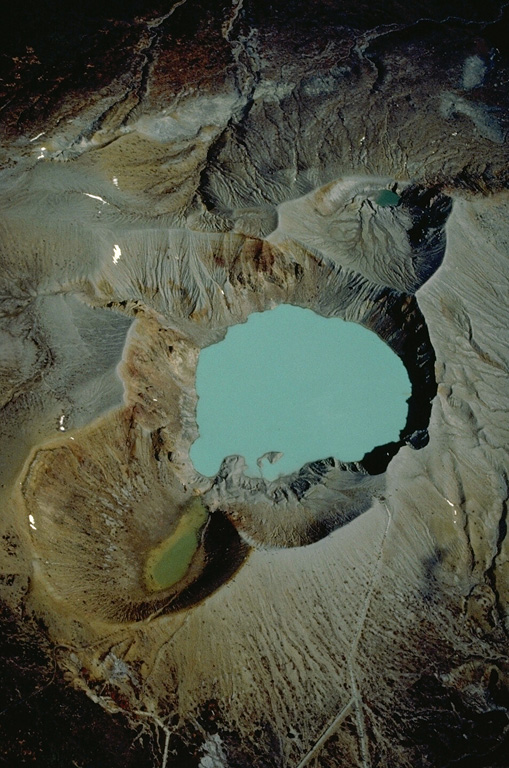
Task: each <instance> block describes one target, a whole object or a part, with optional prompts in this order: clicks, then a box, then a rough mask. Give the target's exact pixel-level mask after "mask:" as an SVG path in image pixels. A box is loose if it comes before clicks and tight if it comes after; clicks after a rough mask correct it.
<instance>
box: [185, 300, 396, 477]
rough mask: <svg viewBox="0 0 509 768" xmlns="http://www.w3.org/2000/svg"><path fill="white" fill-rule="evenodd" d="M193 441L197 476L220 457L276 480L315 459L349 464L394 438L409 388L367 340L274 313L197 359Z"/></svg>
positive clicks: (283, 310)
mask: <svg viewBox="0 0 509 768" xmlns="http://www.w3.org/2000/svg"><path fill="white" fill-rule="evenodd" d="M197 391H198V396H199V401H198V411H197V421H198V428H199V431H200V437H199V438H198V440H196V441H195V443H193V445H192V446H191V459H192V461H193V464H194V466H195V468H196V469H197V470H198V472H201V473H202V474H204V475H208V476H212V475H215V474H216V473H217V471H218V470H219V466H220V464H221V461H222V460H223V459H224V457H225V456H230V455H232V454H240V455H242V456H244V457H245V459H246V462H247V464H248V467H249V471H248V474H250V475H252V476H258V477H259V476H260V468H259V467H258V466H257V464H256V460H257V459H258V458H259V457H260V456H262V455H263V454H264V453H266V452H269V451H277V452H280V451H282V452H284V455H283V457H282V458H281V459H280V460H279V461H277V462H276V463H274V464H272V465H271V464H269V462H268V461H266V460H264V461H263V462H262V469H261V471H262V472H263V476H264V477H266V478H268V479H274V478H276V477H277V476H278V475H280V474H286V473H288V472H293V471H294V470H296V469H299V468H300V467H301V466H302V465H303V464H305V463H306V462H309V461H315V460H316V459H323V458H327V457H328V456H335V457H336V458H337V459H340V460H342V461H357V460H359V459H361V458H362V456H363V455H364V453H366V452H367V451H370V450H371V449H372V448H374V447H375V446H377V445H382V444H383V443H386V442H390V441H392V440H397V439H398V438H399V431H400V429H402V427H403V426H404V424H405V420H406V415H407V408H408V406H407V402H406V401H407V398H408V397H409V396H410V382H409V379H408V375H407V372H406V370H405V368H404V366H403V363H402V362H401V360H400V359H399V358H398V357H397V355H396V354H395V353H394V352H393V351H392V350H391V349H390V348H389V347H388V346H387V344H385V343H384V342H383V341H382V340H381V339H379V338H378V336H376V334H375V333H373V332H372V331H369V330H368V329H366V328H363V327H362V326H360V325H357V324H356V323H349V322H346V321H344V320H340V319H339V318H324V317H321V316H320V315H317V314H315V313H314V312H312V311H311V310H309V309H301V308H300V307H293V306H290V305H280V306H279V307H277V308H276V309H274V310H271V311H267V312H262V313H255V314H252V315H250V316H249V318H248V320H247V322H246V323H244V324H242V325H236V326H233V327H232V328H230V329H229V330H228V332H227V334H226V338H225V339H224V340H223V341H221V342H219V343H218V344H213V345H212V346H210V347H207V348H206V349H204V350H202V351H201V352H200V356H199V360H198V370H197Z"/></svg>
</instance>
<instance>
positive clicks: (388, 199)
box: [375, 189, 400, 208]
mask: <svg viewBox="0 0 509 768" xmlns="http://www.w3.org/2000/svg"><path fill="white" fill-rule="evenodd" d="M399 201H400V196H399V195H397V194H396V193H395V192H392V190H390V189H381V190H380V191H379V192H378V194H377V196H376V197H375V203H376V204H377V205H380V206H382V208H389V207H392V206H394V205H398V204H399Z"/></svg>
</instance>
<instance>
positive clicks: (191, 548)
mask: <svg viewBox="0 0 509 768" xmlns="http://www.w3.org/2000/svg"><path fill="white" fill-rule="evenodd" d="M207 516H208V513H207V510H206V509H205V507H204V506H203V504H202V503H201V501H200V500H199V499H196V500H195V501H193V502H192V503H191V504H190V506H189V508H188V510H187V511H185V512H184V514H183V515H182V517H181V518H180V520H179V522H178V525H177V527H176V529H175V531H174V532H173V533H172V534H171V536H168V538H167V539H164V541H162V542H161V543H160V544H159V545H158V546H157V547H155V548H154V549H153V550H152V551H151V552H150V554H149V556H148V559H147V566H146V577H147V584H148V586H149V587H150V588H151V589H155V590H157V589H167V588H168V587H171V586H173V584H176V583H177V582H178V581H180V579H182V578H183V577H184V576H185V575H186V573H187V571H188V570H189V566H190V565H191V561H192V559H193V556H194V553H195V552H196V549H197V548H198V544H199V542H200V532H201V529H202V528H203V526H204V525H205V522H206V521H207Z"/></svg>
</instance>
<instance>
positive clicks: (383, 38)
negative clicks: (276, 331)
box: [0, 0, 509, 768]
mask: <svg viewBox="0 0 509 768" xmlns="http://www.w3.org/2000/svg"><path fill="white" fill-rule="evenodd" d="M339 5H341V8H339ZM383 5H384V7H383V9H381V6H380V9H379V8H378V6H376V5H375V6H374V7H371V6H370V7H369V8H368V7H367V6H366V7H365V6H364V5H362V4H359V3H357V4H355V6H354V4H349V3H342V4H335V3H325V2H323V3H322V2H319V3H312V4H310V3H301V2H290V3H287V4H285V7H284V8H282V7H281V9H279V8H278V7H277V4H274V3H270V4H269V3H265V2H260V3H254V2H250V1H249V0H245V2H242V1H241V2H234V3H232V4H231V5H228V4H218V3H210V4H208V5H207V4H205V3H199V2H198V3H190V2H189V1H188V2H176V3H173V4H170V7H168V8H166V7H165V8H164V9H161V11H160V12H159V11H157V9H155V10H154V9H152V10H151V12H150V14H149V13H148V11H146V10H144V9H143V4H142V3H140V5H139V7H138V6H137V10H136V13H138V14H139V15H138V16H137V17H136V19H134V20H133V19H130V20H129V19H127V18H123V19H120V18H119V12H118V9H115V10H114V12H113V11H112V13H111V15H110V16H109V17H108V18H109V19H110V20H109V21H108V22H107V23H106V22H105V27H104V29H103V31H102V32H101V33H97V34H93V35H92V34H91V33H90V30H91V27H90V24H91V23H92V22H91V21H90V19H89V18H88V16H87V14H86V12H85V11H84V10H81V9H78V10H77V11H76V13H77V16H76V19H75V24H74V25H73V26H72V27H71V28H69V30H68V32H66V34H64V33H63V32H62V35H61V37H62V41H61V42H62V44H61V45H60V46H59V45H55V44H54V43H55V42H57V43H58V35H59V33H58V34H57V32H56V27H55V25H52V24H49V21H48V23H47V25H46V31H45V32H44V34H43V33H42V32H41V33H40V34H42V37H41V38H40V39H39V37H37V36H36V37H34V41H36V42H34V43H33V45H32V46H31V48H30V50H28V49H26V48H23V50H22V51H21V52H19V51H18V52H15V50H14V49H15V47H16V45H22V47H23V46H24V42H23V41H24V40H25V38H24V37H23V35H24V34H26V35H29V34H32V32H30V30H31V29H33V28H32V27H31V22H30V23H29V24H27V25H26V27H23V30H21V28H20V31H19V34H18V35H17V36H14V37H13V39H12V40H11V41H9V43H8V46H7V48H6V50H7V52H8V54H9V55H8V56H7V57H6V58H5V61H3V62H2V66H3V67H4V71H3V74H2V80H1V89H2V92H3V93H4V94H5V99H4V102H3V104H2V112H1V113H0V114H1V124H0V130H1V132H2V137H3V142H2V150H1V152H2V154H1V155H0V161H1V166H0V210H1V213H2V215H1V223H0V236H1V240H0V265H1V269H0V298H1V307H0V313H1V314H0V344H1V345H2V355H1V360H0V409H1V419H0V434H1V438H2V461H1V462H0V486H1V487H0V504H1V506H0V508H1V515H0V529H1V535H2V543H3V546H2V551H1V553H0V574H1V576H0V597H1V599H2V601H3V602H4V603H5V605H6V606H7V608H8V610H7V609H6V612H5V615H6V616H7V615H8V616H9V617H11V618H9V633H10V634H9V637H10V636H11V634H13V636H15V637H18V636H19V638H23V641H22V642H23V643H25V646H26V647H27V648H30V654H32V653H34V654H35V651H34V650H33V648H34V647H35V646H37V647H38V648H41V649H43V650H44V652H43V653H42V652H41V655H40V656H37V657H36V659H37V660H36V662H34V666H32V667H31V666H30V663H26V664H25V666H26V669H25V667H23V668H24V669H25V671H24V672H23V674H24V675H26V678H25V677H24V678H23V681H24V682H23V683H22V682H19V681H18V676H19V674H21V673H20V672H19V669H17V668H16V674H15V675H14V673H12V674H13V675H14V677H15V685H14V688H12V690H14V689H16V690H18V688H19V690H20V691H21V694H20V696H19V697H18V698H17V699H15V700H11V698H12V697H11V698H10V699H9V703H8V705H6V706H8V709H7V710H6V711H9V713H10V715H12V712H13V711H18V710H17V708H19V712H20V722H21V721H22V720H23V717H24V716H25V714H26V715H27V717H29V719H30V718H31V719H32V720H33V721H34V722H35V721H36V720H37V717H36V715H34V714H33V709H32V708H33V707H34V706H35V704H34V702H39V701H40V702H45V701H47V700H48V699H46V698H45V697H51V695H52V693H51V691H52V683H51V684H49V683H50V682H51V680H53V679H57V678H56V677H55V676H58V675H60V674H61V673H62V674H63V675H64V676H65V685H70V686H73V687H74V688H75V689H78V690H81V691H84V692H85V693H86V694H87V696H88V697H89V698H91V699H92V700H93V701H95V702H96V703H97V704H98V705H100V706H101V707H102V708H103V709H104V710H105V711H106V712H108V713H111V714H112V715H116V716H119V715H121V714H122V713H123V716H124V717H125V722H126V727H127V726H129V727H132V728H136V729H137V734H138V735H139V736H140V739H139V742H140V743H142V744H143V745H144V746H145V747H146V753H147V755H150V756H151V757H150V758H149V759H150V760H151V761H152V763H153V765H154V766H161V767H162V768H170V766H172V767H173V768H182V766H184V765H186V766H189V767H190V768H212V767H213V768H219V766H221V768H227V767H228V768H234V766H235V768H243V767H244V766H252V765H259V766H266V767H267V768H268V767H269V766H274V768H275V767H276V766H277V767H278V768H280V767H281V768H283V766H292V767H293V768H307V767H308V766H309V767H310V766H312V765H314V766H320V767H321V768H340V767H341V768H343V766H348V767H350V766H352V768H356V767H357V766H358V767H359V768H374V767H375V766H394V767H395V768H410V767H411V768H417V767H418V766H419V767H422V768H436V767H437V766H443V768H445V767H446V766H452V765H459V766H464V767H465V768H466V766H467V765H473V764H475V765H476V768H477V766H478V767H479V768H482V766H484V768H497V767H499V768H502V766H503V765H504V764H505V763H504V761H506V760H507V739H508V733H509V719H508V690H509V686H508V669H509V659H508V656H507V634H508V629H509V605H508V600H509V598H508V596H509V551H508V538H507V503H508V497H509V480H508V477H509V471H508V456H507V446H508V445H509V420H508V416H507V413H508V409H509V403H508V397H509V386H508V368H509V337H508V334H507V327H508V323H509V317H508V315H509V306H508V296H509V284H508V281H509V272H508V269H507V263H508V262H507V253H508V245H509V228H508V221H509V193H508V192H507V183H508V180H509V178H508V167H509V165H508V153H507V131H508V128H509V124H508V109H507V106H508V105H507V98H508V91H507V79H508V77H509V70H508V62H507V58H506V56H507V50H506V48H505V47H504V46H506V42H504V41H505V40H506V36H505V32H504V26H503V25H504V21H505V20H506V15H507V9H506V10H505V11H504V9H503V7H502V4H501V3H495V2H493V3H492V2H486V3H484V4H483V6H482V7H481V6H477V5H475V6H474V5H472V4H469V3H467V4H465V3H454V2H453V3H452V5H451V4H449V6H448V7H447V9H446V11H444V10H443V6H442V5H440V4H438V3H428V4H426V8H425V9H424V6H422V7H421V6H420V5H419V6H418V5H417V4H406V5H403V6H402V5H400V4H399V3H394V4H387V3H385V4H383ZM336 6H337V7H336ZM16 12H17V13H21V10H18V11H16ZM73 12H74V11H73ZM104 12H106V11H104ZM48 13H49V14H50V15H51V13H53V10H51V11H50V10H48ZM62 13H63V17H62V18H63V19H64V20H65V18H67V17H66V15H65V13H66V12H65V9H63V10H62ZM101 13H103V11H102V10H101V11H98V13H97V18H102V16H101ZM133 13H134V12H133ZM424 14H425V15H426V18H423V16H424ZM446 17H447V18H446ZM48 18H49V17H48ZM50 28H51V29H50ZM60 28H61V29H64V28H65V24H64V23H63V22H62V24H61V26H60ZM43 31H44V30H43ZM33 34H34V35H35V32H34V33H33ZM38 34H39V33H38ZM44 35H46V37H45V38H44ZM55 35H56V38H55ZM66 35H67V37H66ZM75 35H77V39H79V40H80V45H79V46H77V45H75V42H76V41H75V38H74V36H75ZM43 38H44V39H43ZM27 39H28V38H27ZM37 40H38V41H39V42H37ZM41 40H42V42H41ZM44 40H45V43H44ZM43 43H44V44H43ZM34 46H35V47H34ZM64 70H65V72H64ZM283 303H288V304H294V305H296V306H300V307H305V308H309V309H312V310H313V311H314V312H317V313H318V314H320V315H323V316H324V317H340V318H343V319H345V320H348V321H353V322H356V323H360V324H362V325H364V326H365V327H367V328H369V329H371V330H372V331H374V332H375V333H377V334H378V335H379V336H380V338H382V339H383V340H384V341H385V342H386V343H387V344H388V345H389V346H390V347H391V348H392V349H393V351H394V352H395V353H396V354H397V355H399V357H400V358H401V359H402V361H403V363H404V364H405V366H406V368H407V371H408V374H409V377H410V380H411V385H412V393H411V397H410V399H409V410H408V418H407V422H406V424H405V426H404V427H403V429H402V430H401V433H400V435H399V436H396V437H395V440H394V442H392V443H390V444H388V445H383V446H373V451H370V452H369V453H367V454H366V455H365V456H364V457H363V459H362V460H361V461H360V462H357V463H345V462H343V461H342V457H341V456H337V457H325V456H317V457H316V461H313V462H310V463H309V464H306V465H305V466H304V467H302V468H301V469H300V470H298V471H296V472H294V473H292V474H291V475H288V476H285V477H282V478H279V479H278V480H275V481H272V482H268V481H266V480H264V479H263V478H256V479H255V478H250V477H248V476H246V474H245V472H244V461H243V459H242V457H240V456H229V457H225V459H224V461H223V464H222V466H221V469H220V470H219V472H218V473H217V475H216V476H215V477H205V476H203V475H201V474H199V473H198V472H196V470H195V469H194V467H193V465H192V463H191V461H190V458H189V449H190V446H191V445H192V443H193V441H194V440H195V439H196V437H197V435H198V425H197V423H196V404H197V395H196V387H195V378H196V366H197V363H198V359H199V355H200V350H202V349H203V348H204V347H207V346H209V345H211V344H214V343H217V342H219V341H221V340H222V339H223V338H224V336H225V334H226V332H227V330H228V328H229V327H231V326H232V325H235V324H238V323H243V322H245V321H246V320H247V318H248V317H249V315H250V314H251V313H253V312H261V311H264V310H268V309H271V308H274V307H275V306H277V305H279V304H283ZM196 509H199V512H200V514H199V515H198V518H199V521H202V522H200V524H199V525H198V524H197V527H196V530H195V531H194V532H193V535H196V549H195V551H194V552H192V553H191V555H190V560H189V567H188V568H187V570H186V571H185V574H184V576H183V577H181V578H179V580H177V581H176V582H175V583H173V582H172V583H171V584H170V586H165V585H158V584H157V583H156V581H155V580H153V581H152V582H151V580H150V578H148V577H147V568H148V565H147V564H148V563H150V562H152V560H151V558H153V557H154V552H156V553H157V552H159V551H161V547H163V545H164V544H165V542H168V541H172V540H173V539H172V537H176V536H177V534H178V533H179V531H181V530H182V527H181V526H182V521H185V520H186V519H188V518H190V516H191V511H192V510H196ZM179 526H180V527H179ZM18 616H22V617H24V618H23V621H18V619H17V618H16V617H18ZM18 624H19V626H18ZM14 625H16V631H14V630H13V626H14ZM25 625H26V626H25ZM27 628H29V629H30V633H31V635H32V639H31V640H30V643H28V640H27V631H28V630H27ZM11 631H12V632H11ZM25 646H23V647H25ZM18 651H19V649H18ZM18 651H17V652H18ZM7 655H8V654H7ZM34 658H35V656H34ZM23 663H25V662H23ZM18 666H19V665H18ZM21 666H23V665H21ZM9 669H11V672H12V669H13V668H11V667H9ZM34 669H35V670H36V672H33V671H32V670H34ZM9 674H11V673H8V675H7V678H6V681H5V683H3V686H2V687H3V689H4V690H11V688H10V687H9V686H10V679H9ZM34 678H36V679H34ZM13 679H14V678H13ZM58 679H60V678H58ZM63 680H64V678H62V682H61V684H62V686H64V682H63ZM27 681H28V683H30V684H29V685H28V683H27ZM39 683H41V684H39ZM59 685H60V683H59ZM25 689H26V690H28V691H29V692H30V693H29V694H28V695H25ZM35 694H36V695H35ZM39 697H41V698H40V699H39ZM42 706H43V704H42V703H41V707H42ZM3 715H4V712H3V710H2V707H1V706H0V728H4V730H5V739H4V740H3V743H5V744H7V745H8V747H7V750H8V758H9V760H10V761H11V764H13V765H14V764H24V763H23V762H22V761H23V760H25V758H26V759H27V760H28V757H27V754H28V755H30V756H32V755H34V754H36V756H37V755H38V756H39V757H40V755H41V754H42V755H43V757H41V760H43V761H44V760H46V763H48V764H49V762H48V761H49V759H50V757H49V755H50V753H51V759H53V756H54V754H57V753H56V752H54V750H52V748H50V747H46V748H44V746H43V747H38V750H39V751H37V752H34V751H33V752H30V750H31V749H32V747H31V746H30V738H32V737H31V736H30V735H27V734H25V735H24V736H23V738H21V736H19V734H17V736H16V738H14V737H13V736H11V735H9V734H10V732H11V730H12V727H11V726H12V722H11V720H8V721H3V720H2V717H3ZM10 715H9V716H10ZM22 715H23V717H22ZM25 719H26V718H25ZM3 722H8V725H6V726H5V727H4V726H3V725H2V723H3ZM116 722H117V724H118V722H119V718H118V717H117V720H116ZM34 727H35V726H34ZM13 732H14V731H13ZM16 733H17V732H16ZM130 735H131V734H130ZM2 736H3V733H2ZM18 736H19V738H18ZM45 738H48V737H47V735H46V737H44V735H43V736H42V737H41V739H42V742H41V743H42V744H43V745H44V744H49V742H47V741H46V742H45V740H44V739H45ZM133 738H134V732H133ZM27 740H28V741H27ZM0 741H2V737H0ZM20 745H24V746H23V747H22V746H20ZM23 749H24V750H26V754H22V750H23ZM76 749H77V750H78V747H76ZM20 750H21V751H20ZM41 750H42V752H41ZM78 752H79V750H78V751H76V753H73V754H72V755H71V756H69V752H66V753H65V754H66V757H65V760H64V758H63V757H62V761H63V762H65V763H66V765H68V764H70V763H71V762H75V763H76V764H81V763H84V762H86V760H87V759H88V756H87V755H86V754H84V753H83V752H79V754H78ZM20 755H21V757H20ZM55 759H59V758H58V757H55ZM125 759H126V758H125V756H122V757H121V756H119V757H118V764H119V765H120V763H121V761H122V765H123V766H124V765H127V763H126V762H125ZM110 762H111V761H110ZM46 763H44V762H41V765H45V764H46ZM98 764H99V763H98Z"/></svg>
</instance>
